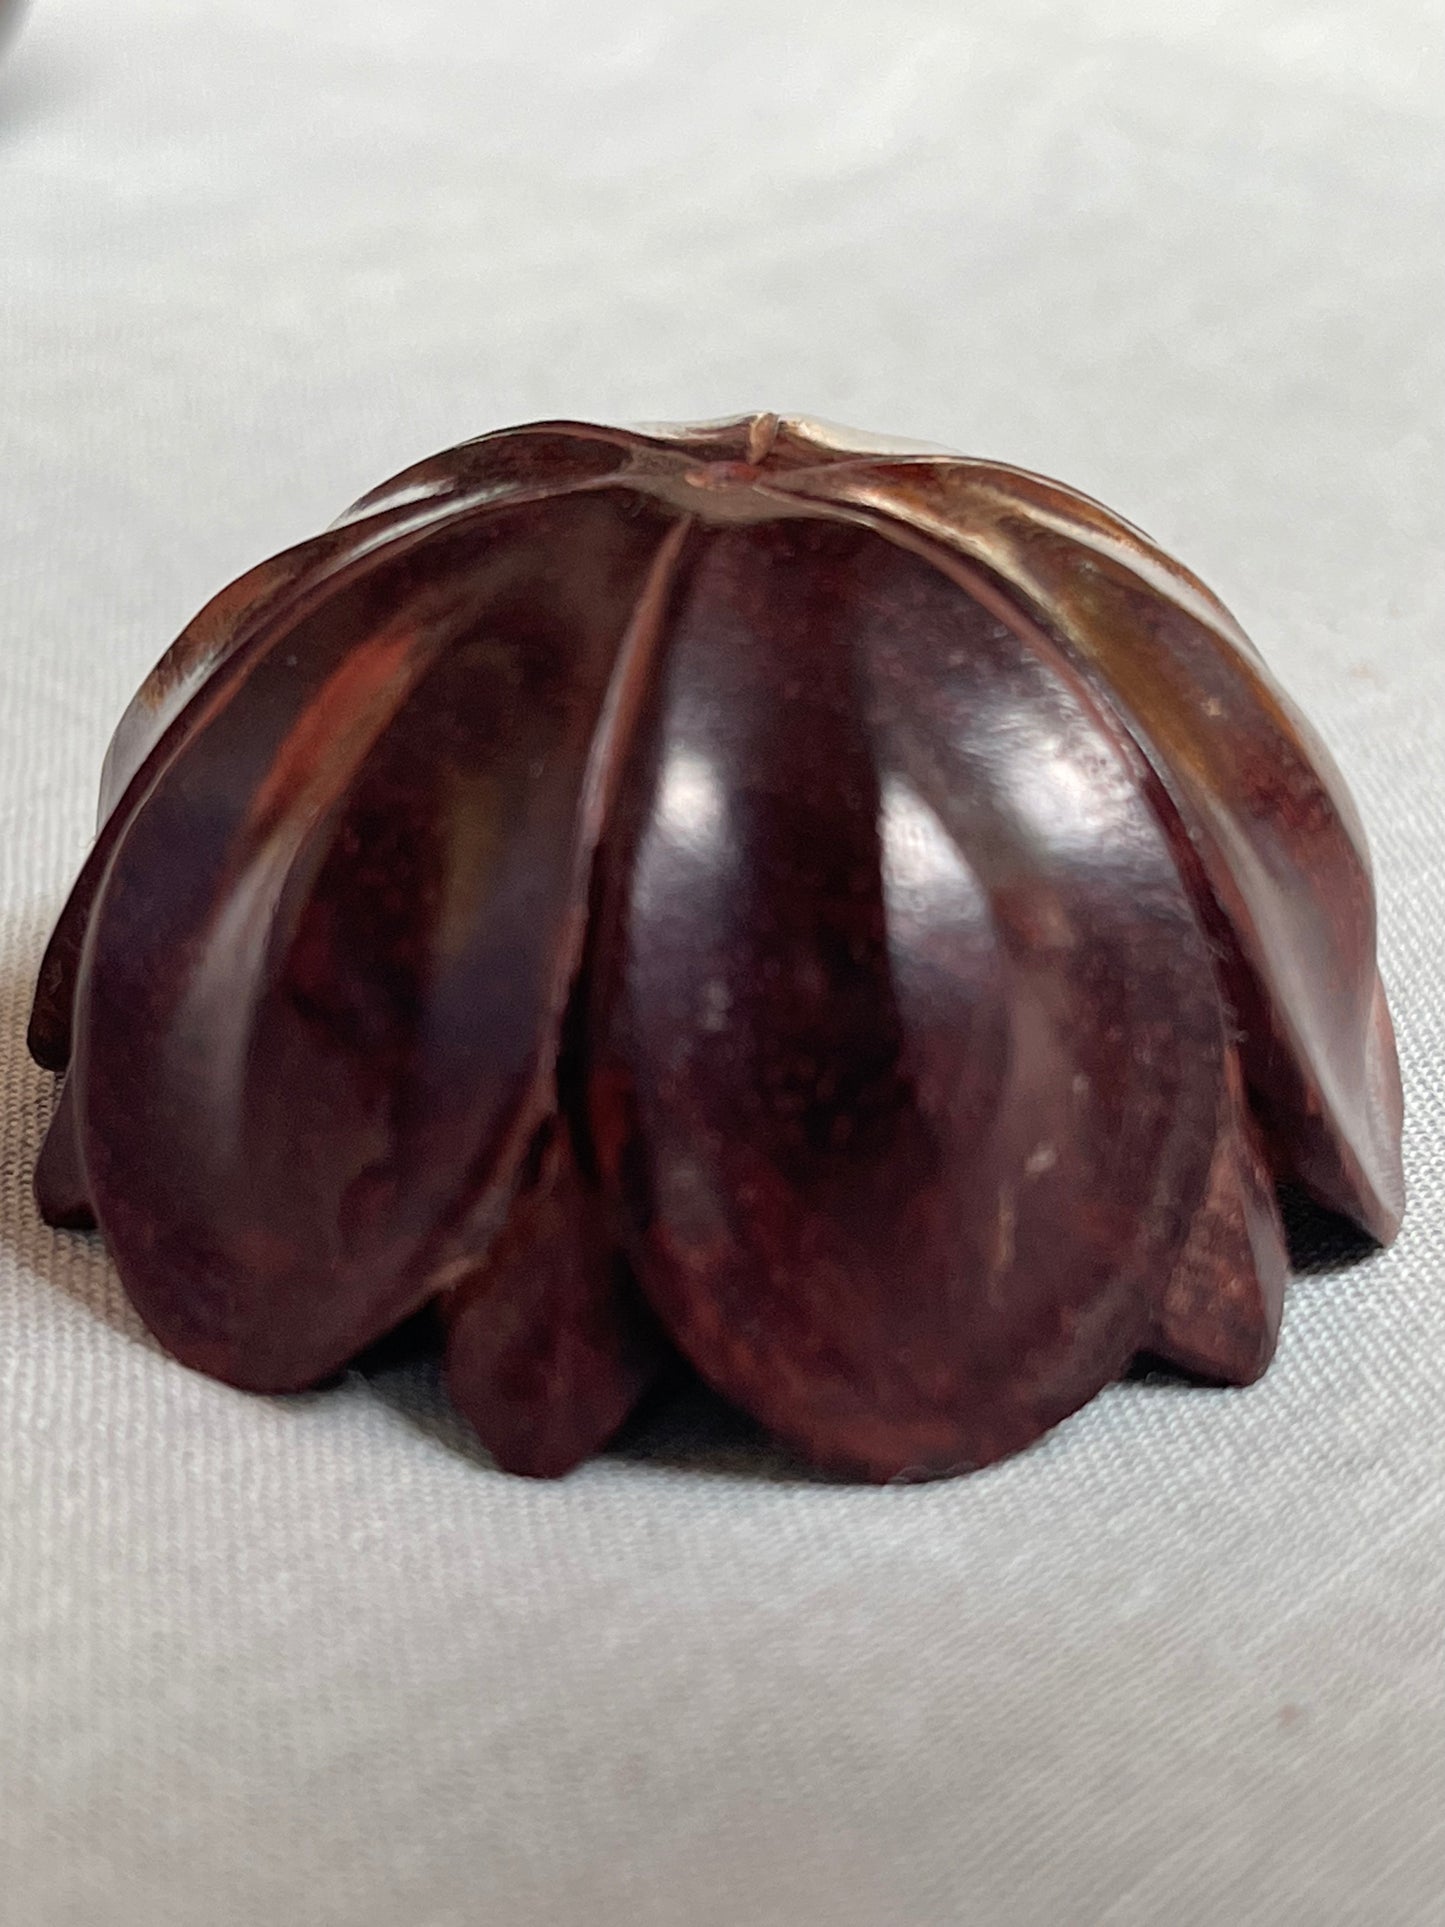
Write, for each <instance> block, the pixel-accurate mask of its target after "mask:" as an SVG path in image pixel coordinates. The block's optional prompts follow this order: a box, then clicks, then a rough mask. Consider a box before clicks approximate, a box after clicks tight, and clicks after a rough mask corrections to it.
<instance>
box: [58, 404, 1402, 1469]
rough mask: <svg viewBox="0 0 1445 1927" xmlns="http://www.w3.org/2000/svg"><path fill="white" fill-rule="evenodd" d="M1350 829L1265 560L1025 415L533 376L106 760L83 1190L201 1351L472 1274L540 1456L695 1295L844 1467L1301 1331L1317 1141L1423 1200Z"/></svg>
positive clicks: (232, 636)
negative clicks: (575, 393) (1287, 695)
mask: <svg viewBox="0 0 1445 1927" xmlns="http://www.w3.org/2000/svg"><path fill="white" fill-rule="evenodd" d="M1374 914H1375V913H1374V899H1373V893H1372V885H1371V881H1370V874H1369V867H1368V859H1367V855H1366V852H1365V845H1364V840H1363V835H1362V832H1361V830H1360V827H1359V824H1358V821H1357V819H1356V817H1355V814H1354V811H1353V808H1352V805H1351V804H1350V801H1349V798H1348V796H1347V794H1346V792H1345V790H1344V786H1343V784H1342V782H1341V781H1340V779H1339V776H1338V773H1337V772H1336V771H1335V770H1334V769H1333V767H1332V765H1331V764H1330V763H1329V760H1328V758H1327V756H1326V755H1325V754H1324V752H1323V750H1322V749H1321V748H1320V746H1319V745H1318V743H1317V742H1316V741H1315V740H1314V738H1313V736H1312V735H1311V733H1310V732H1309V730H1308V728H1307V726H1306V725H1304V724H1303V723H1302V722H1301V721H1300V719H1299V718H1298V717H1297V716H1296V715H1295V713H1294V712H1293V711H1292V710H1291V709H1290V707H1289V705H1288V704H1287V702H1286V700H1285V699H1284V698H1283V696H1282V695H1281V694H1280V692H1279V691H1278V690H1277V689H1276V688H1275V686H1274V685H1273V684H1272V683H1271V682H1270V681H1269V679H1268V676H1267V673H1266V672H1265V670H1264V669H1263V667H1262V665H1261V664H1260V662H1259V659H1258V657H1257V655H1256V654H1255V652H1254V651H1253V650H1252V649H1251V647H1250V645H1249V644H1248V642H1247V641H1246V640H1245V639H1244V638H1243V636H1242V635H1241V634H1240V633H1239V631H1238V630H1237V628H1236V626H1235V625H1234V623H1233V622H1232V619H1231V618H1230V617H1229V616H1228V614H1227V612H1225V611H1224V609H1223V608H1222V607H1221V605H1220V604H1219V603H1218V602H1217V601H1216V600H1215V599H1214V598H1213V596H1212V595H1210V593H1209V592H1208V591H1207V590H1205V589H1204V588H1203V587H1202V585H1200V584H1199V583H1198V582H1197V581H1195V579H1194V578H1192V577H1191V576H1189V575H1188V574H1187V572H1185V571H1184V570H1182V569H1180V568H1179V566H1178V565H1177V564H1176V563H1173V562H1172V561H1171V560H1170V559H1169V558H1168V557H1166V556H1163V555H1162V554H1161V553H1160V552H1159V551H1158V550H1157V549H1155V548H1154V546H1153V545H1152V544H1150V543H1149V542H1148V540H1147V538H1145V537H1143V536H1142V535H1140V534H1139V532H1138V531H1137V530H1134V529H1132V528H1130V527H1129V526H1128V525H1127V524H1124V523H1122V522H1120V521H1119V520H1118V519H1117V518H1115V517H1113V516H1111V515H1110V514H1109V513H1108V512H1107V511H1106V510H1103V509H1101V508H1100V507H1099V506H1098V505H1097V504H1095V503H1091V502H1089V501H1088V500H1087V499H1086V498H1084V497H1081V496H1078V495H1076V494H1074V493H1073V492H1072V491H1069V490H1067V489H1064V488H1062V487H1060V486H1059V485H1057V484H1053V483H1048V482H1045V481H1042V480H1041V479H1040V478H1038V477H1033V476H1027V475H1024V474H1022V473H1021V472H1019V471H1016V470H1010V469H1007V468H1004V467H1001V466H999V465H993V464H985V463H979V462H970V461H966V460H964V459H963V458H952V457H946V456H941V455H940V456H935V455H929V454H909V455H900V454H898V453H896V452H892V451H888V450H886V449H885V450H869V449H866V448H861V447H858V446H854V445H850V444H848V443H847V442H845V441H839V440H837V439H836V438H834V437H832V436H831V435H830V434H829V433H828V432H826V431H821V430H818V429H817V428H815V427H813V426H812V425H809V424H805V423H800V422H789V421H780V420H779V419H778V418H776V417H772V416H758V417H749V418H744V419H743V420H741V421H738V422H730V423H722V424H717V425H715V426H709V427H704V428H699V429H683V430H676V431H655V432H648V433H641V432H638V433H628V432H624V431H620V430H609V429H601V428H593V427H589V426H587V425H585V424H568V423H562V424H556V423H552V424H540V425H538V426H537V427H535V428H530V429H522V430H514V431H508V432H506V433H504V434H501V435H497V436H491V437H484V438H482V440H480V441H479V442H476V443H471V444H467V445H464V446H463V447H462V448H459V449H456V450H452V451H449V452H447V453H446V454H444V455H441V456H438V457H435V458H433V459H431V460H429V461H427V462H423V463H420V464H418V465H417V466H416V467H415V468H413V469H411V470H408V471H406V472H405V473H404V474H403V475H401V476H399V477H397V478H395V479H394V480H393V481H392V482H391V483H388V484H386V485H385V486H384V487H383V488H381V489H379V490H377V491H375V492H374V493H373V495H371V496H369V497H367V498H364V500H363V501H362V502H361V503H359V504H358V505H357V507H356V508H355V509H354V510H353V511H352V512H351V513H350V514H349V515H348V516H347V517H345V518H343V520H342V521H341V522H340V523H339V524H337V526H336V527H335V528H334V529H333V530H331V531H329V532H328V533H327V534H325V535H323V536H321V537H318V538H317V539H316V540H315V541H313V542H310V543H307V544H303V545H302V546H301V547H300V548H298V549H295V550H292V551H290V552H289V553H288V554H286V555H284V556H282V557H279V558H277V559H276V560H275V561H274V562H271V563H268V564H264V565H263V566H262V567H261V568H259V569H257V570H254V571H252V572H251V574H250V575H248V576H245V577H243V578H242V579H241V580H240V582H238V583H237V584H235V585H233V586H232V588H231V589H229V590H227V591H225V592H223V594H222V595H221V596H220V597H218V598H217V599H216V600H215V601H214V602H213V603H212V604H211V605H209V607H208V608H207V609H206V610H205V611H203V612H202V614H201V616H199V617H198V618H197V620H196V622H195V623H194V624H193V625H192V626H191V628H190V629H189V630H188V631H187V632H186V634H185V635H184V636H183V637H182V638H181V639H180V641H179V642H178V643H177V644H176V645H175V647H174V648H173V649H172V651H171V652H170V653H169V655H168V656H167V657H166V658H165V659H164V660H163V662H162V663H161V665H160V666H159V667H158V669H157V670H156V672H155V674H154V675H153V676H152V677H151V678H150V680H149V681H148V682H147V684H146V685H145V687H144V688H143V689H142V691H141V692H140V694H139V696H138V697H137V699H136V702H135V704H133V705H132V708H131V710H130V711H129V712H128V714H127V716H126V718H125V719H124V720H123V722H122V724H121V726H120V728H119V730H118V731H117V735H116V739H115V742H114V744H113V745H112V749H111V753H110V756H109V758H108V760H107V765H106V771H105V776H104V784H103V795H102V813H101V829H100V833H99V836H98V839H97V842H96V845H95V847H94V850H93V851H92V853H91V856H90V858H89V859H88V861H87V863H86V865H85V868H84V870H83V872H82V875H81V877H80V879H79V881H78V883H77V886H76V889H75V892H74V894H73V896H72V898H71V901H70V904H69V905H68V907H67V909H66V911H65V912H64V914H63V915H62V917H61V920H60V923H59V925H58V926H57V930H56V933H55V937H54V939H53V941H52V944H51V946H50V950H49V952H48V954H47V957H46V960H45V963H44V966H43V969H42V973H41V980H40V984H39V987H38V992H37V999H36V1006H35V1012H34V1018H33V1022H32V1033H31V1035H32V1046H33V1048H34V1050H35V1052H36V1055H37V1056H38V1057H39V1058H40V1060H41V1061H42V1062H44V1063H46V1064H47V1065H49V1066H50V1067H51V1068H53V1069H56V1070H58V1071H66V1072H67V1073H68V1074H67V1078H66V1083H65V1086H64V1090H63V1095H62V1098H61V1102H60V1105H59V1108H58V1110H57V1113H56V1117H55V1121H54V1124H53V1127H52V1131H51V1135H50V1138H49V1140H48V1142H47V1145H46V1148H45V1151H44V1154H43V1157H42V1161H41V1165H40V1169H39V1171H38V1173H37V1189H38V1192H39V1195H40V1199H41V1203H42V1207H43V1209H44V1210H45V1212H46V1215H47V1216H48V1217H49V1218H50V1219H51V1221H52V1222H55V1223H63V1224H68V1225H78V1224H83V1223H86V1222H88V1221H90V1220H91V1219H92V1218H93V1219H94V1220H95V1221H98V1223H99V1225H100V1228H101V1230H102V1232H103V1234H104V1236H105V1238H106V1241H107V1244H108V1246H109V1248H110V1250H111V1252H112V1254H113V1256H114V1258H115V1262H116V1264H117V1266H118V1268H119V1270H120V1274H121V1277H122V1280H123V1282H124V1284H125V1286H126V1289H127V1291H128V1292H129V1293H130V1295H131V1297H132V1298H133V1300H134V1301H135V1303H136V1305H137V1306H138V1308H139V1309H140V1311H141V1313H142V1315H143V1316H144V1317H145V1318H146V1320H147V1322H148V1323H149V1324H150V1325H151V1327H152V1328H153V1329H154V1330H155V1331H156V1333H157V1334H158V1336H159V1337H160V1338H161V1340H162V1341H163V1343H165V1344H166V1345H167V1346H168V1347H169V1348H170V1349H171V1350H172V1351H173V1352H174V1353H175V1354H176V1356H177V1357H179V1358H181V1359H183V1360H185V1361H186V1362H187V1363H189V1364H192V1365H195V1366H197V1367H199V1368H200V1369H203V1370H206V1371H209V1372H212V1373H214V1374H216V1375H218V1376H220V1377H223V1378H225V1379H228V1380H229V1381H231V1382H233V1383H235V1384H238V1385H243V1386H248V1387H254V1388H256V1389H263V1390H286V1389H292V1388H298V1387H301V1386H304V1385H309V1384H312V1383H315V1382H317V1381H318V1380H320V1379H322V1378H324V1377H326V1376H327V1375H328V1374H330V1373H332V1372H334V1371H335V1370H336V1369H337V1368H338V1367H340V1366H341V1365H344V1364H345V1363H346V1362H347V1361H348V1360H349V1359H351V1358H353V1357H354V1356H356V1355H357V1354H358V1353H360V1352H362V1351H363V1350H364V1349H365V1348H366V1347H367V1346H369V1345H371V1344H372V1343H373V1342H374V1341H375V1340H377V1339H378V1338H380V1337H381V1336H383V1335H384V1334H385V1333H386V1332H388V1331H390V1330H391V1329H393V1328H394V1327H396V1326H397V1325H398V1324H400V1323H401V1322H402V1321H404V1320H405V1319H407V1318H409V1317H410V1316H411V1315H412V1314H414V1313H415V1312H416V1311H418V1310H419V1309H420V1308H421V1307H423V1306H424V1305H426V1304H428V1303H430V1302H432V1301H435V1302H436V1304H437V1306H438V1308H439V1309H440V1311H441V1314H442V1327H443V1329H444V1330H445V1333H446V1344H447V1351H448V1382H449V1384H450V1386H451V1389H452V1393H453V1396H454V1398H455V1400H456V1402H457V1404H458V1406H459V1407H460V1408H461V1409H462V1410H463V1411H464V1412H465V1413H466V1414H467V1416H468V1417H469V1418H470V1420H471V1421H472V1423H473V1424H474V1425H475V1426H476V1429H477V1431H478V1433H479V1435H480V1436H481V1438H482V1440H483V1441H484V1443H486V1445H487V1446H488V1447H489V1449H490V1450H491V1451H492V1452H493V1454H494V1456H495V1457H496V1459H497V1461H498V1463H499V1464H501V1465H503V1466H506V1467H508V1468H510V1469H514V1470H517V1471H522V1472H531V1473H537V1474H544V1473H557V1472H561V1471H565V1470H566V1469H567V1468H568V1467H569V1466H570V1465H572V1464H574V1463H576V1462H577V1460H578V1459H580V1458H582V1457H584V1456H586V1455H587V1454H588V1453H589V1452H591V1451H593V1450H595V1449H597V1448H598V1447H599V1446H600V1445H602V1444H604V1443H605V1442H606V1440H607V1439H608V1438H609V1437H610V1436H611V1434H612V1433H613V1432H614V1431H615V1430H616V1428H617V1426H618V1425H619V1424H620V1423H621V1422H622V1420H623V1419H624V1418H625V1417H626V1415H627V1413H628V1412H629V1410H630V1409H631V1407H632V1405H633V1404H634V1403H635V1401H636V1399H637V1398H638V1396H639V1395H640V1393H641V1392H642V1390H643V1389H644V1388H645V1387H646V1385H647V1384H648V1383H649V1382H650V1381H651V1380H652V1378H653V1377H654V1375H655V1374H656V1372H657V1370H658V1368H659V1366H660V1365H661V1364H662V1363H663V1362H664V1361H665V1360H666V1358H667V1356H668V1354H669V1351H670V1350H671V1349H673V1348H675V1349H676V1350H678V1351H680V1352H681V1353H683V1354H684V1355H685V1356H686V1357H687V1358H688V1359H689V1360H690V1361H691V1362H692V1364H693V1365H694V1366H695V1367H696V1368H697V1369H698V1370H699V1371H700V1372H701V1373H702V1374H703V1375H704V1376H705V1377H706V1378H708V1379H709V1380H710V1381H711V1382H712V1383H713V1384H715V1385H716V1386H717V1387H718V1388H719V1389H720V1390H722V1391H723V1392H724V1393H725V1394H727V1395H728V1396H730V1397H731V1398H733V1399H734V1400H736V1401H737V1402H738V1403H739V1404H741V1405H743V1406H744V1407H746V1408H747V1409H748V1410H749V1411H751V1412H752V1413H753V1414H755V1415H756V1416H757V1417H758V1418H760V1419H761V1420H762V1421H763V1422H764V1423H765V1424H767V1425H768V1426H770V1427H771V1428H772V1429H773V1430H775V1431H776V1432H777V1433H778V1434H779V1435H781V1436H782V1437H784V1438H786V1439H788V1440H789V1441H790V1442H791V1443H792V1444H793V1445H794V1446H795V1447H796V1448H797V1449H799V1450H800V1451H801V1452H802V1453H804V1454H805V1455H806V1456H807V1457H809V1458H811V1459H812V1460H814V1461H815V1462H817V1463H819V1464H820V1465H824V1466H827V1467H830V1468H836V1469H840V1470H843V1471H846V1472H850V1473H855V1474H858V1475H861V1476H864V1477H868V1478H873V1479H888V1478H897V1477H921V1476H929V1475H935V1474H939V1473H942V1472H948V1471H953V1470H959V1469H963V1468H966V1467H970V1466H975V1465H980V1464H983V1463H986V1462H988V1461H990V1460H992V1459H995V1458H997V1457H999V1456H1001V1455H1002V1454H1005V1453H1007V1452H1010V1451H1013V1450H1016V1449H1018V1448H1019V1447H1021V1446H1023V1445H1025V1444H1027V1443H1028V1442H1029V1441H1030V1440H1032V1439H1034V1438H1036V1437H1037V1436H1039V1435H1040V1434H1041V1433H1042V1432H1044V1431H1045V1430H1047V1429H1048V1428H1049V1427H1050V1426H1051V1425H1053V1424H1055V1423H1056V1422H1057V1421H1058V1420H1059V1419H1061V1418H1063V1417H1064V1416H1066V1415H1067V1414H1068V1413H1069V1412H1071V1411H1073V1410H1074V1409H1076V1408H1077V1407H1078V1406H1079V1405H1080V1404H1082V1403H1083V1402H1084V1401H1085V1400H1087V1399H1088V1398H1089V1397H1091V1396H1092V1395H1093V1393H1094V1392H1096V1391H1097V1390H1098V1389H1099V1388H1100V1387H1101V1386H1103V1385H1104V1384H1106V1383H1107V1382H1109V1380H1111V1379H1113V1378H1115V1377H1117V1376H1118V1375H1119V1373H1120V1372H1121V1371H1122V1370H1123V1369H1124V1368H1125V1367H1126V1366H1127V1365H1128V1363H1129V1361H1130V1359H1131V1358H1132V1357H1133V1355H1134V1354H1135V1353H1136V1352H1139V1351H1141V1350H1148V1351H1151V1352H1154V1353H1158V1354H1162V1355H1163V1356H1165V1357H1166V1358H1169V1359H1172V1360H1173V1361H1175V1362H1176V1363H1178V1364H1180V1365H1181V1366H1184V1367H1186V1368H1187V1369H1189V1370H1191V1371H1195V1372H1199V1373H1202V1374H1204V1375H1206V1376H1211V1377H1215V1378H1218V1379H1222V1380H1234V1381H1238V1382H1247V1381H1248V1380H1250V1379H1252V1378H1254V1377H1256V1376H1258V1374H1259V1373H1260V1372H1261V1371H1262V1370H1263V1369H1264V1368H1265V1366H1266V1365H1267V1363H1268V1361H1269V1358H1270V1355H1271V1352H1272V1349H1273V1345H1274V1340H1275V1336H1276V1333H1277V1331H1278V1326H1279V1318H1280V1311H1281V1304H1282V1298H1283V1288H1284V1280H1285V1275H1286V1270H1287V1254H1286V1249H1285V1243H1284V1236H1283V1231H1282V1228H1281V1225H1280V1219H1279V1213H1278V1208H1277V1205H1276V1201H1275V1195H1274V1183H1275V1181H1276V1179H1281V1178H1288V1179H1291V1180H1293V1181H1296V1182H1299V1183H1302V1184H1303V1185H1304V1186H1305V1187H1306V1188H1308V1189H1309V1190H1311V1191H1312V1192H1313V1193H1314V1195H1315V1196H1316V1197H1317V1198H1318V1199H1319V1200H1320V1201H1321V1202H1322V1203H1324V1204H1325V1205H1326V1206H1328V1207H1330V1208H1331V1209H1334V1210H1337V1211H1340V1212H1343V1213H1345V1214H1346V1215H1347V1216H1349V1217H1350V1218H1352V1219H1353V1220H1354V1221H1355V1222H1356V1223H1357V1224H1359V1225H1360V1226H1361V1227H1362V1228H1364V1229H1365V1230H1366V1231H1368V1232H1370V1233H1371V1234H1372V1235H1373V1236H1375V1237H1377V1238H1387V1237H1389V1236H1390V1235H1392V1233H1393V1231H1394V1229H1395V1227H1396V1225H1397V1224H1398V1222H1399V1215H1400V1210H1401V1206H1402V1190H1401V1183H1400V1166H1399V1131H1400V1099H1399V1080H1398V1071H1397V1069H1396V1066H1395V1057H1394V1048H1393V1040H1392V1037H1391V1034H1390V1028H1389V1018H1388V1014H1387V1012H1386V1009H1385V1004H1384V999H1383V994H1382V992H1381V990H1380V987H1379V979H1378V974H1377V972H1376V968H1375V960H1374Z"/></svg>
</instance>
